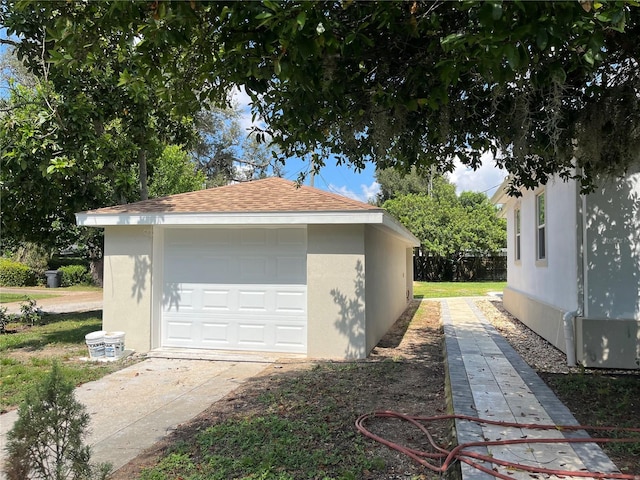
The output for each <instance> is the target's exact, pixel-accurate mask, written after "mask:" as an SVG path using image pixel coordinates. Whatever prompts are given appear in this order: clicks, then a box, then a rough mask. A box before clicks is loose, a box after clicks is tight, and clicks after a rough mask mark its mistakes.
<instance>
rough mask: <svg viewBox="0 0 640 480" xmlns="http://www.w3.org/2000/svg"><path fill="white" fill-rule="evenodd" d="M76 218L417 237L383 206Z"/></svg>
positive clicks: (88, 223) (93, 223)
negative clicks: (365, 230)
mask: <svg viewBox="0 0 640 480" xmlns="http://www.w3.org/2000/svg"><path fill="white" fill-rule="evenodd" d="M76 222H77V224H78V225H81V226H85V227H106V226H112V225H165V226H168V225H182V226H199V225H201V226H225V225H242V226H244V227H246V226H249V225H254V226H290V225H324V224H343V225H346V224H359V223H365V224H374V225H376V224H377V225H381V226H384V227H386V228H387V229H388V230H390V231H391V232H392V233H395V234H396V235H398V236H400V237H401V238H403V239H406V240H407V241H408V242H409V243H410V244H411V245H413V246H418V245H420V241H419V240H418V239H417V238H416V237H415V236H414V235H413V234H412V233H411V232H409V230H407V229H406V228H405V227H404V226H402V225H401V224H400V223H399V222H397V221H396V220H395V219H393V218H392V217H391V216H390V215H389V214H388V213H386V212H385V211H383V210H377V211H357V212H250V213H149V214H138V213H137V214H115V213H114V214H92V213H86V212H82V213H76Z"/></svg>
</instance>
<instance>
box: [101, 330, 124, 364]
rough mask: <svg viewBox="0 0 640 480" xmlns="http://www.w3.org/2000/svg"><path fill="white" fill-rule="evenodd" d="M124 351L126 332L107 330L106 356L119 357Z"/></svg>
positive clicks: (105, 341)
mask: <svg viewBox="0 0 640 480" xmlns="http://www.w3.org/2000/svg"><path fill="white" fill-rule="evenodd" d="M123 353H124V332H107V333H105V334H104V356H105V357H107V358H118V357H120V356H122V354H123Z"/></svg>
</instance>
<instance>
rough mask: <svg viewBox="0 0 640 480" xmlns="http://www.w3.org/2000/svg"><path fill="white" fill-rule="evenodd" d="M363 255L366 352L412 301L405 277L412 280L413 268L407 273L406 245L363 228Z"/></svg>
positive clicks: (375, 230) (374, 230) (376, 230)
mask: <svg viewBox="0 0 640 480" xmlns="http://www.w3.org/2000/svg"><path fill="white" fill-rule="evenodd" d="M365 235H366V240H365V254H366V287H367V304H366V312H367V314H366V338H367V353H368V352H369V351H371V349H372V348H373V347H375V346H376V344H377V343H378V341H379V340H380V339H381V338H382V336H383V335H384V334H385V333H387V331H388V330H389V328H390V327H391V326H392V325H393V324H394V322H395V321H396V320H397V319H398V317H399V316H400V315H401V314H402V312H404V310H405V309H406V308H407V305H408V303H409V301H410V300H411V299H412V298H413V291H412V290H413V289H412V288H408V286H407V277H409V278H411V279H413V265H411V266H410V270H407V248H409V250H411V247H408V246H407V245H406V243H404V242H402V241H400V240H399V239H398V238H396V237H393V236H391V235H389V234H386V233H384V232H382V231H381V230H380V229H378V228H375V227H372V226H367V228H366V232H365Z"/></svg>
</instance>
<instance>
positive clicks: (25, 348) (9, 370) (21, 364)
mask: <svg viewBox="0 0 640 480" xmlns="http://www.w3.org/2000/svg"><path fill="white" fill-rule="evenodd" d="M43 321H44V324H43V325H39V326H34V327H25V326H24V325H21V324H9V325H7V329H8V330H9V331H14V333H6V334H2V335H0V378H1V381H0V412H4V411H6V410H8V409H11V408H14V407H16V406H17V405H18V404H19V403H20V401H21V400H22V398H23V396H24V394H25V392H27V390H29V389H30V388H31V387H32V386H33V385H35V384H36V383H37V382H39V381H40V380H41V379H42V378H43V377H44V376H45V374H46V373H48V372H49V370H50V369H51V365H52V363H53V362H54V361H56V360H57V361H58V362H59V363H60V367H61V370H62V372H63V373H64V374H65V376H67V378H69V379H70V380H71V381H72V382H73V383H74V384H76V385H80V384H82V383H86V382H90V381H92V380H96V379H98V378H101V377H103V376H104V375H106V374H108V373H111V372H114V371H116V370H119V369H120V368H122V367H123V365H125V363H126V362H127V360H119V361H116V362H109V363H97V362H87V361H82V360H80V357H87V356H88V351H87V346H86V343H85V338H84V336H85V335H86V334H87V333H89V332H93V331H96V330H100V328H101V326H102V312H99V311H96V312H86V313H70V314H64V315H45V317H44V319H43Z"/></svg>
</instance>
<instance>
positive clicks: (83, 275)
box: [58, 265, 91, 287]
mask: <svg viewBox="0 0 640 480" xmlns="http://www.w3.org/2000/svg"><path fill="white" fill-rule="evenodd" d="M58 271H60V272H62V278H61V279H60V286H62V287H70V286H71V285H91V275H90V273H89V269H88V268H87V267H85V266H84V265H67V266H66V267H60V268H59V269H58Z"/></svg>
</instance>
